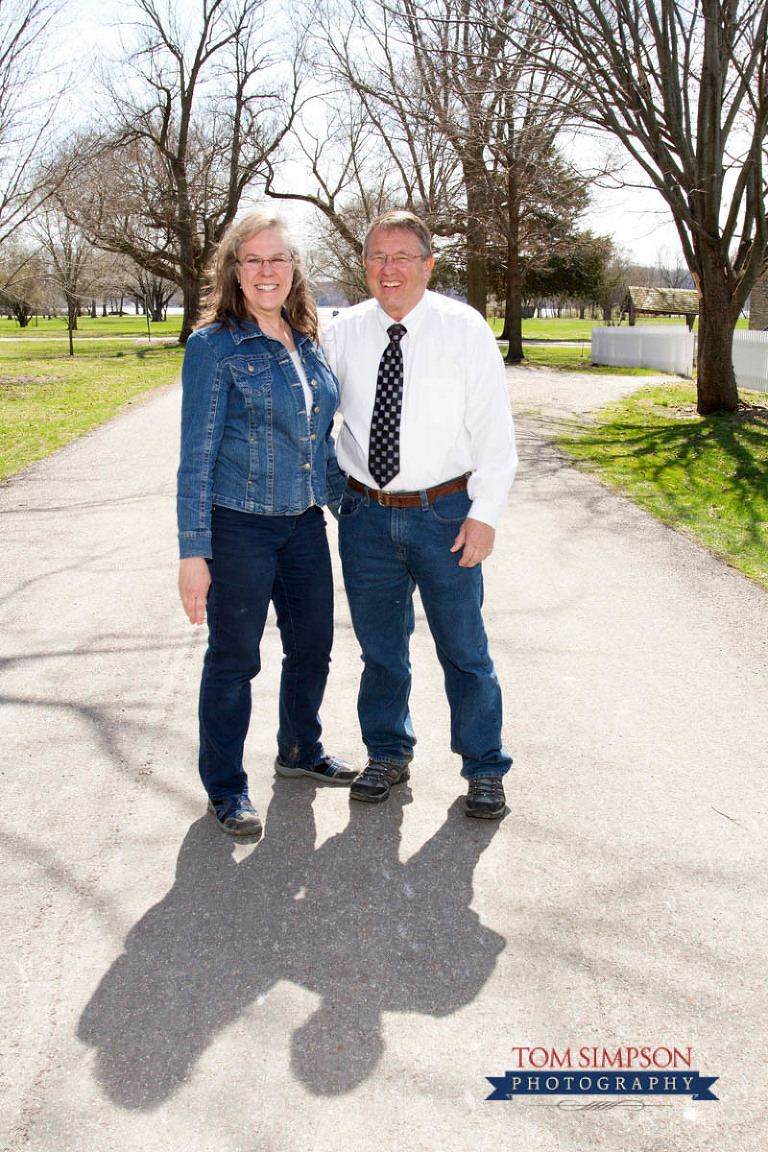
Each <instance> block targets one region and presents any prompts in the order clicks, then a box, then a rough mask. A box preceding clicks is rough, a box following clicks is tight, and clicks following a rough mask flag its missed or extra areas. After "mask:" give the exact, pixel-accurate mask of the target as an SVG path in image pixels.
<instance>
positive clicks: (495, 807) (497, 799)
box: [464, 776, 507, 820]
mask: <svg viewBox="0 0 768 1152" xmlns="http://www.w3.org/2000/svg"><path fill="white" fill-rule="evenodd" d="M506 810H507V806H506V803H505V797H504V785H503V784H502V782H501V776H479V777H478V778H477V779H475V780H470V782H469V791H468V792H467V799H466V801H465V806H464V811H465V812H466V814H467V816H477V817H478V818H479V819H480V820H500V819H501V817H502V816H503V815H504V813H505V812H506Z"/></svg>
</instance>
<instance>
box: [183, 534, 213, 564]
mask: <svg viewBox="0 0 768 1152" xmlns="http://www.w3.org/2000/svg"><path fill="white" fill-rule="evenodd" d="M191 556H202V557H204V559H206V560H210V559H211V558H212V556H213V549H212V547H211V533H210V532H199V533H192V532H180V533H179V559H181V560H188V559H189V558H190V557H191Z"/></svg>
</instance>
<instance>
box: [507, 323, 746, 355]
mask: <svg viewBox="0 0 768 1152" xmlns="http://www.w3.org/2000/svg"><path fill="white" fill-rule="evenodd" d="M637 323H638V325H648V324H652V325H654V326H655V325H658V324H678V325H684V324H685V320H684V319H683V317H682V316H643V317H641V318H639V319H638V321H637ZM489 324H490V325H491V328H492V329H493V332H494V334H495V335H496V336H499V335H501V332H502V329H503V328H504V321H503V320H490V321H489ZM697 324H698V321H697ZM602 326H603V322H602V320H597V319H595V320H555V319H553V320H550V319H543V320H523V340H530V341H535V342H537V343H543V344H546V343H549V342H551V341H558V340H583V341H584V342H585V343H586V345H587V348H589V342H590V339H591V336H592V329H593V328H600V327H602ZM624 326H625V327H626V320H625V321H624ZM748 326H749V324H748V321H747V320H745V319H742V320H739V322H738V324H737V325H736V327H737V328H747V327H748ZM695 330H696V329H695V326H694V331H695ZM527 356H528V353H527V351H526V358H527Z"/></svg>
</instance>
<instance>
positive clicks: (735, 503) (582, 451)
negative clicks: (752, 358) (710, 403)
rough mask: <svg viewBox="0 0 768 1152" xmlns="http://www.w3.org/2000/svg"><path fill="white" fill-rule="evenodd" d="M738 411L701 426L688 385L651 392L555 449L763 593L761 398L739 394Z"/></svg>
mask: <svg viewBox="0 0 768 1152" xmlns="http://www.w3.org/2000/svg"><path fill="white" fill-rule="evenodd" d="M744 397H749V400H748V401H746V400H744ZM742 403H743V407H742V409H741V410H740V411H739V412H737V413H733V414H727V413H720V414H716V415H714V416H709V417H707V418H706V419H702V417H700V416H698V415H697V414H696V394H695V390H694V389H693V387H691V386H690V385H684V384H680V385H665V386H663V387H654V386H649V387H646V388H643V389H642V390H641V391H639V392H636V393H634V395H632V396H630V397H628V398H627V399H625V400H623V401H620V402H618V403H616V404H614V405H611V406H610V407H609V408H607V409H605V411H603V412H601V413H599V414H598V416H597V417H596V418H595V419H594V422H593V423H590V424H589V425H588V426H586V427H582V428H578V429H576V430H574V431H573V432H569V433H564V434H561V435H560V436H559V438H558V444H559V445H560V447H562V448H563V449H564V450H565V451H566V452H567V453H568V454H569V455H570V456H571V457H572V458H573V459H574V461H576V462H577V463H578V464H579V465H580V466H581V467H583V468H585V469H587V470H589V471H591V472H593V473H595V474H596V475H597V476H598V477H599V478H600V479H601V480H603V481H604V482H605V483H607V484H609V485H612V486H614V487H616V488H619V489H621V491H622V492H624V493H625V494H626V495H628V496H629V497H630V498H631V499H632V500H634V501H635V502H636V503H637V504H639V505H641V507H643V508H645V509H646V510H647V511H648V512H651V513H652V514H653V515H654V516H656V517H657V518H658V519H660V520H662V521H664V523H665V524H670V525H671V526H672V527H673V528H676V529H678V530H680V531H683V532H685V533H686V534H688V535H690V536H691V537H693V538H694V539H695V540H698V541H699V543H701V544H703V545H704V546H705V547H706V548H708V549H709V550H710V551H711V552H714V553H715V554H716V555H717V556H720V557H722V558H723V559H724V560H726V561H728V563H729V564H732V565H733V566H734V567H736V568H738V569H739V570H740V571H742V572H744V573H745V574H746V575H747V576H750V577H751V578H752V579H753V580H755V581H757V582H758V583H760V584H762V585H763V586H764V587H766V588H768V397H764V396H761V395H760V394H759V393H756V392H750V393H743V394H742Z"/></svg>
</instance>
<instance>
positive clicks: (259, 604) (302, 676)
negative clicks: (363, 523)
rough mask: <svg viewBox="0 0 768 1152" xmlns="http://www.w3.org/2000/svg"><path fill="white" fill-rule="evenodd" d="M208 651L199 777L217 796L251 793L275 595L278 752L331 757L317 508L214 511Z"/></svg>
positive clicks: (326, 599) (326, 581)
mask: <svg viewBox="0 0 768 1152" xmlns="http://www.w3.org/2000/svg"><path fill="white" fill-rule="evenodd" d="M212 532H213V541H212V552H213V559H212V560H209V562H208V564H209V568H210V572H211V587H210V590H209V593H208V605H207V614H208V650H207V652H206V654H205V660H204V662H203V678H202V683H201V685H200V708H199V716H200V776H201V779H202V781H203V785H204V787H205V789H206V791H207V793H208V795H209V796H210V797H211V798H212V799H215V800H218V799H222V798H224V797H227V796H235V795H241V794H242V793H244V792H246V790H247V786H248V780H247V776H246V773H245V770H244V768H243V745H244V743H245V737H246V734H247V732H248V724H249V721H250V717H251V680H252V679H253V677H254V676H256V675H257V673H258V672H259V670H260V668H261V661H260V657H259V646H260V644H261V637H262V634H263V632H264V625H265V623H266V619H267V610H268V608H269V603H270V600H271V601H272V603H273V604H274V606H275V612H276V615H277V626H278V628H279V630H280V637H281V639H282V645H283V653H284V655H283V666H282V675H281V679H280V700H279V729H278V733H277V750H278V754H279V756H280V757H281V759H283V760H285V761H286V762H287V763H289V764H302V765H309V764H314V763H316V762H317V761H318V760H320V759H322V757H323V756H324V754H325V753H324V751H323V746H322V744H321V742H320V733H321V727H320V716H319V715H318V713H319V710H320V704H321V702H322V699H323V693H324V692H325V684H326V680H327V679H328V667H329V665H330V660H331V644H332V642H333V578H332V575H331V561H330V555H329V553H328V541H327V538H326V532H325V519H324V517H323V513H322V511H321V509H320V508H317V507H312V508H308V509H307V511H306V512H304V513H303V514H302V515H300V516H258V515H254V514H252V513H249V512H236V511H234V510H232V509H229V508H221V507H215V508H214V509H213V518H212Z"/></svg>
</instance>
